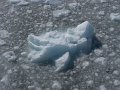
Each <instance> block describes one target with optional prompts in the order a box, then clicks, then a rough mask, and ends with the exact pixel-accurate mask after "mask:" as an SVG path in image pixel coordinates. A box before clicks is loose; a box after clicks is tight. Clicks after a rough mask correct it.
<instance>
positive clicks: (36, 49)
mask: <svg viewBox="0 0 120 90" xmlns="http://www.w3.org/2000/svg"><path fill="white" fill-rule="evenodd" d="M28 46H29V54H28V59H29V60H30V61H31V62H33V63H42V64H53V65H55V66H56V70H55V71H58V72H59V71H66V70H68V69H71V68H73V66H74V63H73V61H74V60H75V58H76V57H77V56H79V55H80V54H89V53H90V52H91V51H92V50H93V49H94V48H96V47H99V46H101V43H100V42H99V41H98V39H97V38H96V37H95V34H94V27H93V26H92V25H91V24H90V23H89V22H88V21H85V22H83V23H82V24H79V25H78V26H77V27H76V28H68V29H67V30H66V31H57V30H56V31H49V32H46V33H43V34H41V35H40V36H35V35H33V34H30V35H29V36H28Z"/></svg>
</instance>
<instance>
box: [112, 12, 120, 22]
mask: <svg viewBox="0 0 120 90" xmlns="http://www.w3.org/2000/svg"><path fill="white" fill-rule="evenodd" d="M110 18H111V20H113V21H120V14H119V13H111V14H110Z"/></svg>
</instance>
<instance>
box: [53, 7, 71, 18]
mask: <svg viewBox="0 0 120 90" xmlns="http://www.w3.org/2000/svg"><path fill="white" fill-rule="evenodd" d="M69 13H70V11H69V10H66V9H61V10H55V11H53V16H54V17H60V16H67V15H68V14H69Z"/></svg>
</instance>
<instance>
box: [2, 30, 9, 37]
mask: <svg viewBox="0 0 120 90" xmlns="http://www.w3.org/2000/svg"><path fill="white" fill-rule="evenodd" d="M9 35H10V33H9V32H8V31H6V30H0V38H7V37H9Z"/></svg>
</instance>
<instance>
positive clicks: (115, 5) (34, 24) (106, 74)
mask: <svg viewBox="0 0 120 90" xmlns="http://www.w3.org/2000/svg"><path fill="white" fill-rule="evenodd" d="M94 1H95V0H78V2H79V4H80V6H78V7H77V9H72V10H71V9H70V8H69V7H68V6H67V5H68V3H66V4H61V5H57V6H55V5H45V4H41V3H30V4H29V5H26V6H18V5H16V4H10V3H9V2H7V1H6V0H0V30H6V31H8V32H9V33H10V35H9V37H6V38H4V40H5V42H6V44H5V45H1V46H0V79H1V82H0V90H120V56H119V55H120V43H119V42H120V23H119V22H114V21H111V19H110V14H111V13H120V0H107V2H105V3H101V2H99V0H96V2H94ZM63 7H64V8H66V9H68V10H70V14H68V16H66V17H64V16H63V17H60V18H55V17H53V14H52V12H53V11H54V10H57V9H60V8H63ZM86 20H87V21H89V22H91V23H92V24H93V26H94V28H95V33H96V36H97V38H98V39H99V40H100V41H101V42H102V47H101V48H100V49H96V50H94V51H92V52H91V53H90V54H89V55H83V56H82V57H80V58H78V59H77V61H76V62H75V67H74V69H72V70H69V71H67V72H65V73H56V72H55V67H54V66H50V65H47V66H42V65H36V64H32V63H30V62H28V61H27V59H26V56H27V54H26V53H27V52H28V48H27V37H28V35H29V34H30V33H34V34H35V35H39V34H40V33H41V32H46V31H49V30H55V29H57V28H60V29H61V30H62V29H63V30H64V28H68V27H74V26H76V25H78V24H80V23H82V22H83V21H86ZM48 22H49V23H52V25H48ZM8 51H14V52H15V55H16V58H15V60H14V61H11V62H10V61H8V60H7V59H6V58H4V57H3V53H5V52H8Z"/></svg>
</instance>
